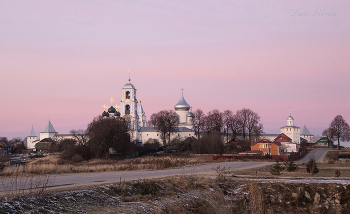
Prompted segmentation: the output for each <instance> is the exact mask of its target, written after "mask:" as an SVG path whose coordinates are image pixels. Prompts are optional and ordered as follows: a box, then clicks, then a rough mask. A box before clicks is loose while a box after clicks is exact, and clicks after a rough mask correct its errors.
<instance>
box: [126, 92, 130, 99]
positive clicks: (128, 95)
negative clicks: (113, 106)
mask: <svg viewBox="0 0 350 214" xmlns="http://www.w3.org/2000/svg"><path fill="white" fill-rule="evenodd" d="M125 99H130V91H127V92H125Z"/></svg>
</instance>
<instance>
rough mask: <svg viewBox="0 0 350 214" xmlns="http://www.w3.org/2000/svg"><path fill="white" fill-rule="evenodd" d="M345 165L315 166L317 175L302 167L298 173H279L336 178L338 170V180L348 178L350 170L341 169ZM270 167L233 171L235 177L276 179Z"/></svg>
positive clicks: (291, 175) (283, 175) (296, 176)
mask: <svg viewBox="0 0 350 214" xmlns="http://www.w3.org/2000/svg"><path fill="white" fill-rule="evenodd" d="M346 166H347V165H342V164H337V165H334V164H317V167H318V169H319V170H320V171H319V172H318V173H316V174H314V175H312V174H311V173H308V172H307V171H306V167H305V166H304V165H299V166H298V171H295V172H288V171H286V170H284V171H281V175H280V176H282V177H295V178H300V177H336V176H335V172H336V171H337V170H340V176H339V178H349V177H350V169H348V168H341V167H346ZM271 167H272V166H271V165H269V166H264V167H259V168H251V169H245V170H237V171H234V174H235V175H241V176H258V177H276V176H275V175H272V174H271V173H270V169H271Z"/></svg>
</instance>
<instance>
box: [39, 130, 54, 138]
mask: <svg viewBox="0 0 350 214" xmlns="http://www.w3.org/2000/svg"><path fill="white" fill-rule="evenodd" d="M55 134H56V133H55V132H40V140H42V139H45V138H52V137H53V136H55Z"/></svg>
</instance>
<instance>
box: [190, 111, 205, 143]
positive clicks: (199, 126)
mask: <svg viewBox="0 0 350 214" xmlns="http://www.w3.org/2000/svg"><path fill="white" fill-rule="evenodd" d="M194 116H195V117H194V119H193V127H194V132H195V134H196V136H197V139H200V133H201V132H204V125H205V114H204V113H203V111H202V110H201V109H196V110H195V111H194Z"/></svg>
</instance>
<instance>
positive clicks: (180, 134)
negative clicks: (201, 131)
mask: <svg viewBox="0 0 350 214" xmlns="http://www.w3.org/2000/svg"><path fill="white" fill-rule="evenodd" d="M138 136H139V137H140V140H141V141H142V143H145V142H146V141H147V140H148V139H151V138H152V139H157V140H159V142H160V144H161V145H162V144H163V139H162V138H161V133H160V132H155V131H150V132H138ZM176 137H181V138H183V139H184V140H185V139H186V138H188V137H196V136H195V134H194V132H193V131H189V132H177V133H173V134H172V135H171V136H170V139H171V140H173V139H174V138H176ZM167 142H168V138H167Z"/></svg>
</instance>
